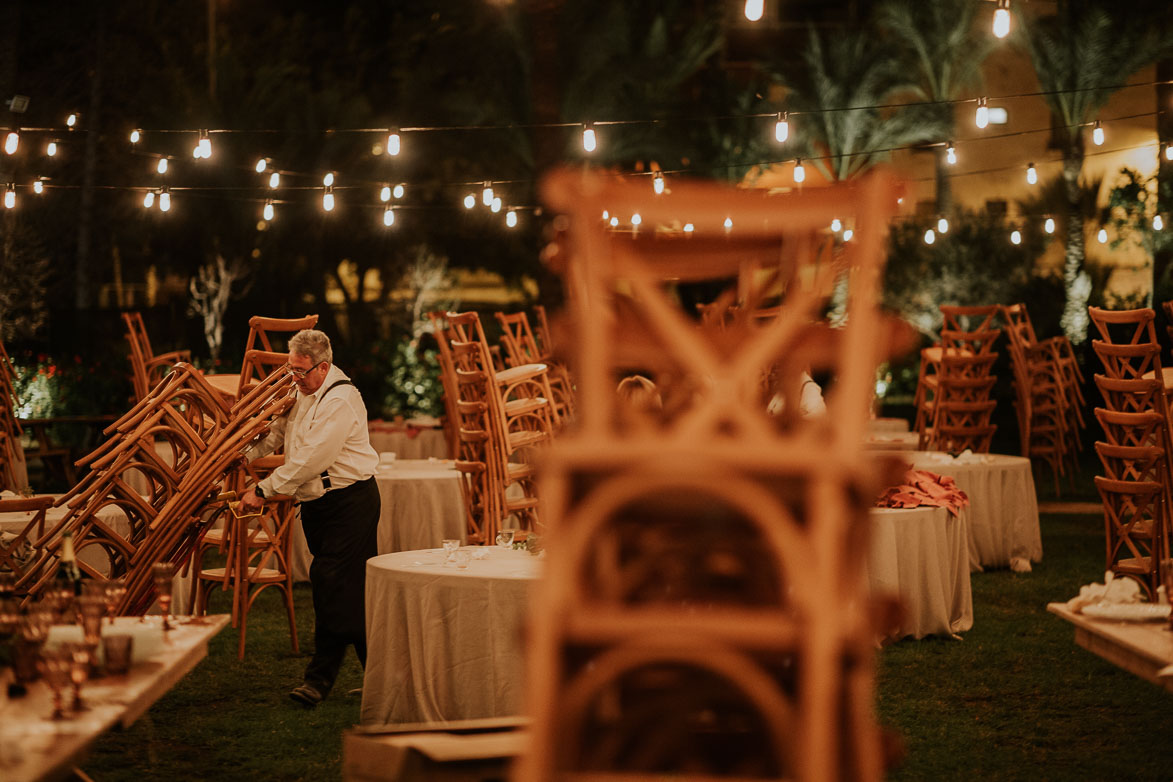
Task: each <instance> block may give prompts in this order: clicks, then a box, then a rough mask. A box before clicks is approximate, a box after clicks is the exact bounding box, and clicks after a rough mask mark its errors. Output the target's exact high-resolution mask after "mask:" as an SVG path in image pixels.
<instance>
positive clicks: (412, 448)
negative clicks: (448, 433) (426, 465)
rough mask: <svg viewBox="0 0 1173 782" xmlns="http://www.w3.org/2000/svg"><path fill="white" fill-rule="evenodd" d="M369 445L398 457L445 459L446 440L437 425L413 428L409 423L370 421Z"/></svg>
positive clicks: (442, 431)
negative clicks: (397, 423)
mask: <svg viewBox="0 0 1173 782" xmlns="http://www.w3.org/2000/svg"><path fill="white" fill-rule="evenodd" d="M367 432H368V434H369V435H370V438H371V447H372V448H374V449H375V450H376V451H378V452H379V453H388V452H390V453H394V454H396V455H398V456H399V458H400V459H428V458H432V459H447V458H448V441H447V440H445V439H444V430H443V429H440V428H437V427H427V428H415V427H410V425H405V426H397V425H395V424H380V423H375V422H371V423H370V424H369V425H368V427H367Z"/></svg>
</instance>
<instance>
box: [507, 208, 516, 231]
mask: <svg viewBox="0 0 1173 782" xmlns="http://www.w3.org/2000/svg"><path fill="white" fill-rule="evenodd" d="M505 225H506V227H508V228H516V227H517V212H516V211H514V210H513V209H510V210H509V211H508V212H506V213H505Z"/></svg>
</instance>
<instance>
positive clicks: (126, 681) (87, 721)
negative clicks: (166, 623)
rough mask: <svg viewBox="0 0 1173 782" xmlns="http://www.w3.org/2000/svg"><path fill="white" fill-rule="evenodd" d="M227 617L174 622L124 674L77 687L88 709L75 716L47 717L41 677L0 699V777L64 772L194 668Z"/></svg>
mask: <svg viewBox="0 0 1173 782" xmlns="http://www.w3.org/2000/svg"><path fill="white" fill-rule="evenodd" d="M230 619H231V617H229V616H228V615H227V614H217V615H213V616H207V617H204V620H205V621H204V622H203V623H201V624H178V623H174V624H176V626H175V629H174V630H172V631H171V633H170V634H169V635H168V639H167V641H166V643H165V644H164V645H163V647H162V649H161V650H160V651H159V652H158V653H156V654H153V655H151V657H150V658H148V659H147V660H145V661H143V662H140V663H136V664H135V665H134V666H133V667H131V669H130V671H129V672H128V673H127V674H126V675H125V676H107V677H104V678H101V679H95V680H94V681H92V682H90V683H88V684H86V685H85V686H84V687H83V688H82V691H81V692H82V698H83V699H84V700H85V701H86V702H87V703H88V705H89V706H90V709H89V711H85V712H82V713H81V714H80V715H78V716H77V717H73V718H71V719H67V720H60V721H56V722H54V721H51V720H49V719H47V718H48V716H49V715H50V714H51V713H52V711H53V694H52V691H51V690H50V689H49V687H48V685H46V684H45V683H44V682H43V681H38V682H36V683H34V684H33V685H32V686H31V687H30V688H29V692H28V695H26V696H25V697H23V698H20V699H17V700H11V699H10V700H7V701H0V779H3V780H5V782H37V781H38V780H53V779H61V778H64V777H66V776H68V775H69V773H70V769H72V768H73V767H74V766H76V765H77V764H78V762H79V761H80V760H81V759H82V758H83V757H84V756H85V754H86V753H87V752H88V750H89V748H90V746H91V745H92V744H93V743H94V741H95V740H97V739H98V737H99V736H101V735H102V734H103V733H105V732H106V731H108V730H110V729H111V728H114V727H122V728H126V727H129V726H130V725H131V724H132V723H133V722H134V721H135V720H137V719H138V718H139V717H141V716H142V715H143V714H144V713H145V712H146V711H147V709H149V708H150V707H151V706H152V705H153V704H154V703H155V702H156V701H157V700H159V699H160V698H161V697H163V695H165V694H166V693H167V691H168V690H170V689H171V688H172V687H174V686H175V684H176V683H177V682H178V681H179V680H180V679H182V678H183V677H184V676H186V675H187V673H188V672H189V671H191V670H192V669H193V668H195V666H196V665H197V664H198V663H199V662H200V660H202V659H204V658H205V657H206V656H207V655H208V641H209V640H210V639H211V638H212V636H214V635H216V633H218V632H220V631H221V630H222V629H224V627H226V626H227V625H228V623H229V621H230ZM148 621H159V617H148ZM180 621H182V620H180ZM117 622H126V623H134V624H137V623H138V622H139V619H138V617H120V618H119V619H118V620H117Z"/></svg>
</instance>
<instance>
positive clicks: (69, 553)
mask: <svg viewBox="0 0 1173 782" xmlns="http://www.w3.org/2000/svg"><path fill="white" fill-rule="evenodd" d="M57 583H58V584H59V585H60V586H61V587H62V588H64V589H69V590H70V591H72V592H73V594H75V595H80V594H81V570H79V569H78V567H77V555H76V554H75V553H74V551H73V532H72V531H70V530H66V531H65V532H63V533H61V561H60V563H58V565H57Z"/></svg>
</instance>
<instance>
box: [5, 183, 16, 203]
mask: <svg viewBox="0 0 1173 782" xmlns="http://www.w3.org/2000/svg"><path fill="white" fill-rule="evenodd" d="M15 206H16V187H15V186H14V185H9V186H8V187H6V188H5V189H4V208H5V209H12V208H13V207H15Z"/></svg>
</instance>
